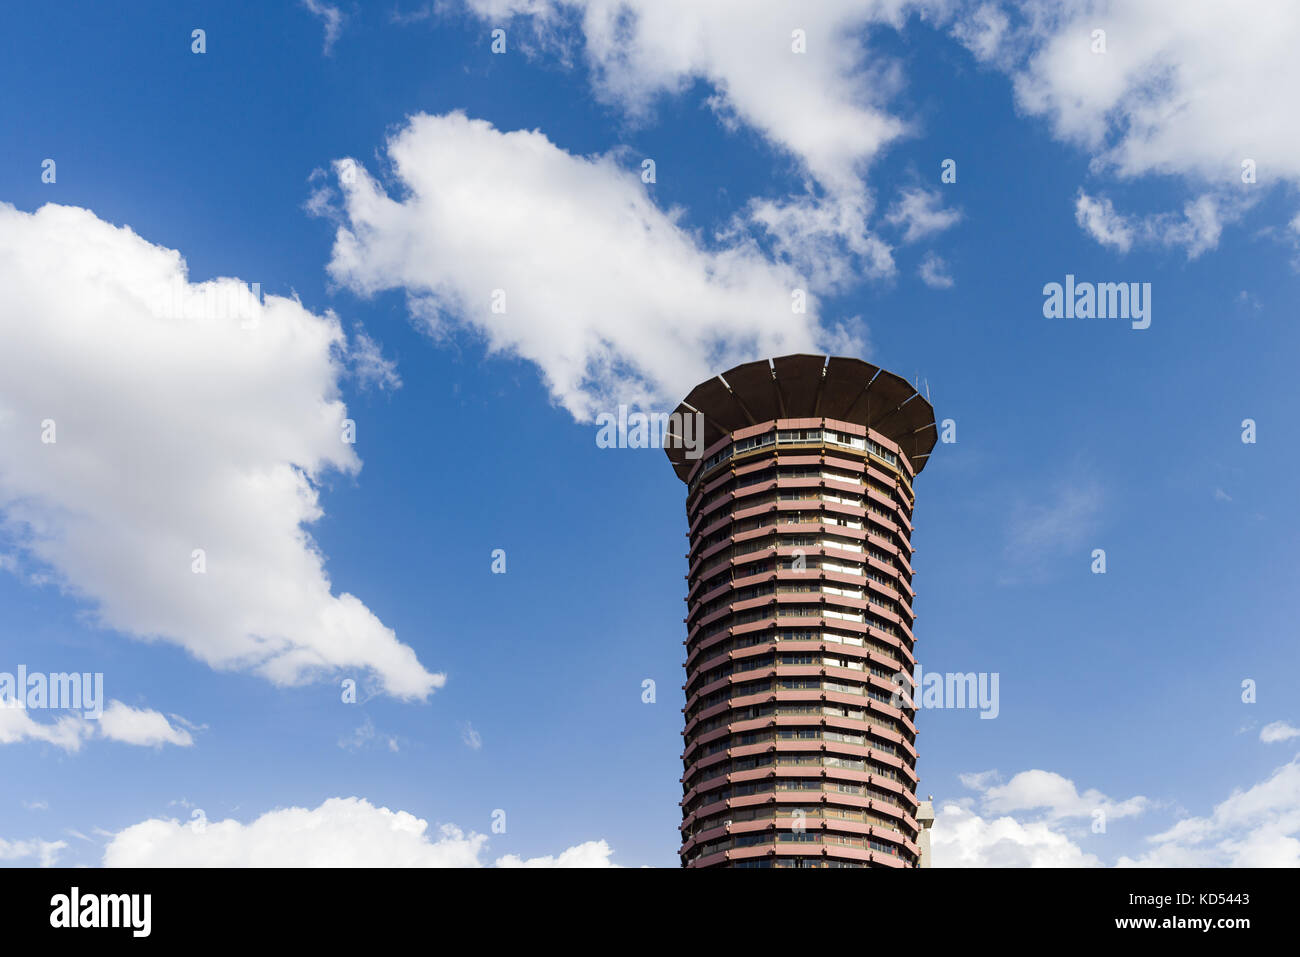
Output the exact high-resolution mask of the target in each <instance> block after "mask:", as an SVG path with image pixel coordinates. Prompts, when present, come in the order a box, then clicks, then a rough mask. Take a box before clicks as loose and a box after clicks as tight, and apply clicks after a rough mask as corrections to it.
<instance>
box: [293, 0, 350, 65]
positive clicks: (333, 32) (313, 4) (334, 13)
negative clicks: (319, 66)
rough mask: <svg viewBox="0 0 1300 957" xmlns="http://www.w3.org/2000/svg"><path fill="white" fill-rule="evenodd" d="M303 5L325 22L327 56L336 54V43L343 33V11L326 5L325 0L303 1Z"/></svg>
mask: <svg viewBox="0 0 1300 957" xmlns="http://www.w3.org/2000/svg"><path fill="white" fill-rule="evenodd" d="M302 5H303V6H304V7H306V8H307V9H308V11H310V12H311V14H312V15H313V16H317V17H320V18H321V20H323V21H324V23H325V55H326V56H329V54H331V53H332V52H334V41H336V40H337V39H338V38H339V34H340V33H341V32H342V31H343V11H342V10H340V9H339V8H338V7H336V6H334V5H332V4H329V3H325V2H324V0H302Z"/></svg>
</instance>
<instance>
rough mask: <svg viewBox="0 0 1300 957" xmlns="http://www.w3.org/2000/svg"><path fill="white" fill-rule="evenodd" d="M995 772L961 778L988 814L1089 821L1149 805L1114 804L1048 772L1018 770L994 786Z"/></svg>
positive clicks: (1137, 800)
mask: <svg viewBox="0 0 1300 957" xmlns="http://www.w3.org/2000/svg"><path fill="white" fill-rule="evenodd" d="M995 776H996V772H991V773H990V772H985V773H984V774H980V775H969V776H965V777H963V783H966V785H967V787H970V788H972V789H973V790H976V791H979V792H981V799H982V801H983V805H984V809H985V810H986V811H987V812H989V813H992V814H1009V813H1012V812H1016V811H1033V812H1036V813H1038V814H1040V815H1041V816H1042V817H1043V818H1044V819H1045V820H1048V821H1060V820H1065V819H1068V818H1091V817H1092V816H1093V815H1095V814H1096V813H1097V812H1098V811H1100V812H1102V813H1103V814H1104V815H1105V817H1106V818H1108V819H1111V818H1121V817H1132V816H1133V815H1136V814H1141V813H1142V812H1143V811H1145V810H1147V809H1148V808H1149V807H1150V806H1151V802H1150V801H1149V800H1148V799H1147V798H1145V797H1143V796H1141V795H1138V796H1136V797H1131V798H1128V799H1126V800H1123V801H1115V800H1112V799H1111V798H1109V797H1107V796H1106V795H1105V794H1102V793H1101V792H1100V791H1098V790H1096V789H1095V788H1089V789H1088V790H1087V791H1084V792H1082V793H1080V792H1079V790H1078V789H1077V788H1076V787H1075V784H1074V782H1073V781H1071V780H1070V779H1069V778H1065V777H1062V776H1061V775H1059V774H1056V773H1055V772H1052V771H1041V770H1037V769H1035V770H1031V771H1021V772H1020V773H1019V774H1017V775H1015V776H1014V777H1013V778H1011V780H1010V781H1008V782H1006V783H1005V784H998V783H994V781H995Z"/></svg>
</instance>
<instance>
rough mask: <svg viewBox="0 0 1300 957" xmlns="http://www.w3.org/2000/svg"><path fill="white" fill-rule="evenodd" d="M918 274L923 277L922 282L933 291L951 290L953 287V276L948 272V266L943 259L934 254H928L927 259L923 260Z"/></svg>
mask: <svg viewBox="0 0 1300 957" xmlns="http://www.w3.org/2000/svg"><path fill="white" fill-rule="evenodd" d="M917 273H918V275H920V277H921V282H923V283H925V284H926V285H927V286H929V287H930V288H931V289H951V288H952V286H953V280H952V276H951V275H950V274H949V272H948V264H947V263H946V262H945V261H944V259H943V257H941V256H937V255H935V254H934V253H926V255H925V258H924V259H922V260H921V266H920V268H919V269H918V270H917Z"/></svg>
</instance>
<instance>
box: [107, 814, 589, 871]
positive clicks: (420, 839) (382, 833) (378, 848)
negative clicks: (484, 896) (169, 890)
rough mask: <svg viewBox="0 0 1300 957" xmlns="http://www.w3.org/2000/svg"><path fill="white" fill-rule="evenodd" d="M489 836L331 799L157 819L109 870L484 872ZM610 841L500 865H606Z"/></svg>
mask: <svg viewBox="0 0 1300 957" xmlns="http://www.w3.org/2000/svg"><path fill="white" fill-rule="evenodd" d="M487 840H488V838H487V836H486V835H483V834H476V833H472V832H471V833H469V834H466V833H464V832H463V831H461V830H460V829H459V828H457V827H454V826H452V825H443V826H442V827H441V828H439V829H438V831H437V834H436V836H431V835H430V833H429V824H428V822H427V821H424V820H421V819H420V818H417V817H415V816H414V815H412V814H409V813H407V812H406V811H391V810H389V809H388V808H384V807H378V808H377V807H375V806H374V805H372V804H371V803H370V802H368V801H366V800H365V799H364V798H357V797H349V798H330V799H328V800H326V801H325V802H324V803H322V804H321V805H320V807H318V808H315V809H314V810H308V809H306V808H300V807H294V808H282V809H279V810H275V811H269V812H267V813H266V814H263V815H262V816H261V817H259V818H257V819H256V820H254V821H253V822H252V823H251V824H241V823H240V822H239V821H235V820H224V821H208V822H207V823H206V824H205V825H204V826H202V827H197V828H196V827H195V826H194V824H193V823H182V822H179V821H176V820H164V819H158V818H152V819H150V820H147V821H142V822H141V823H139V824H134V825H132V826H130V827H127V828H124V829H123V830H121V831H118V832H117V833H116V834H114V835H112V839H111V840H110V841H109V843H108V846H107V847H106V848H105V850H104V859H103V864H104V866H105V867H480V866H482V862H481V861H480V859H479V858H480V855H481V854H482V853H483V851H484V850H485V848H486V844H487ZM609 857H610V851H609V847H608V845H606V843H605V842H604V841H591V842H587V843H585V844H580V845H578V846H576V847H572V848H569V849H568V850H566V851H563V852H562V853H560V854H559V855H558V856H555V857H543V858H533V859H531V860H527V861H522V860H520V859H519V858H518V857H515V856H513V855H509V856H506V857H503V858H501V859H500V860H499V861H498V862H497V864H498V866H501V867H521V866H522V867H607V866H611V863H610V860H609Z"/></svg>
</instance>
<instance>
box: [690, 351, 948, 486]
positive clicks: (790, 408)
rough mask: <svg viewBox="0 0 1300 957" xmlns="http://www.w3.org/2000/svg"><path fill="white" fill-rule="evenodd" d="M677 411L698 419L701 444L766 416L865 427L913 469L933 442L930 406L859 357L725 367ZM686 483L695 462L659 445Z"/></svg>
mask: <svg viewBox="0 0 1300 957" xmlns="http://www.w3.org/2000/svg"><path fill="white" fill-rule="evenodd" d="M677 412H678V413H682V414H687V413H691V412H700V413H702V414H703V415H704V444H703V446H702V447H703V448H708V447H709V446H711V445H712V444H713V443H714V442H716V441H718V440H719V439H721V438H723V437H724V436H725V435H727V434H728V433H731V432H734V431H735V430H736V429H743V428H744V427H745V426H747V425H756V424H758V423H759V422H766V421H769V420H772V419H808V418H828V419H839V420H840V421H842V422H853V423H856V424H857V425H862V426H866V427H867V428H869V429H873V430H875V431H876V432H878V433H880V434H881V435H883V436H885V437H886V438H887V439H889V440H890V441H892V442H895V443H897V444H898V447H899V448H900V449H902V451H903V454H904V455H906V456H907V458H908V461H909V462H911V463H912V468H913V469H914V470H915V471H916V472H918V473H919V472H920V471H921V469H923V468H924V467H925V463H926V460H927V459H929V457H930V450H931V449H933V448H934V444H935V442H936V440H937V439H938V434H937V432H936V430H935V423H934V407H933V406H931V405H930V403H929V402H928V401H926V399H925V397H924V396H922V395H921V394H919V393H918V392H917V391H916V389H914V388H913V387H912V386H911V384H910V383H908V381H907V380H906V379H903V378H901V377H899V376H896V375H894V373H892V372H886V371H885V370H884V369H881V368H880V367H879V366H874V365H872V364H871V363H870V362H864V361H863V360H861V359H852V358H847V357H842V356H830V357H829V358H828V357H826V356H810V355H793V356H781V357H780V358H777V359H760V360H758V361H757V362H747V363H745V364H744V365H739V366H736V367H735V368H734V369H728V370H727V371H726V372H724V373H722V375H719V376H714V377H713V378H712V379H709V380H708V381H707V382H701V383H700V384H699V385H697V386H696V387H695V388H694V389H692V390H691V393H690V395H688V396H687V397H686V398H685V400H683V401H682V403H681V404H680V405H679V406H678V407H677ZM665 445H666V446H667V448H666V449H665V451H667V453H668V459H669V461H670V462H671V463H672V466H673V470H674V471H675V472H676V473H677V477H678V478H680V479H681V480H682V481H683V482H685V481H686V480H687V478H688V476H689V475H690V471H691V469H692V468H694V467H695V464H696V462H697V461H698V460H695V459H688V458H687V457H686V449H685V448H683V447H682V443H680V442H668V443H665Z"/></svg>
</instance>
